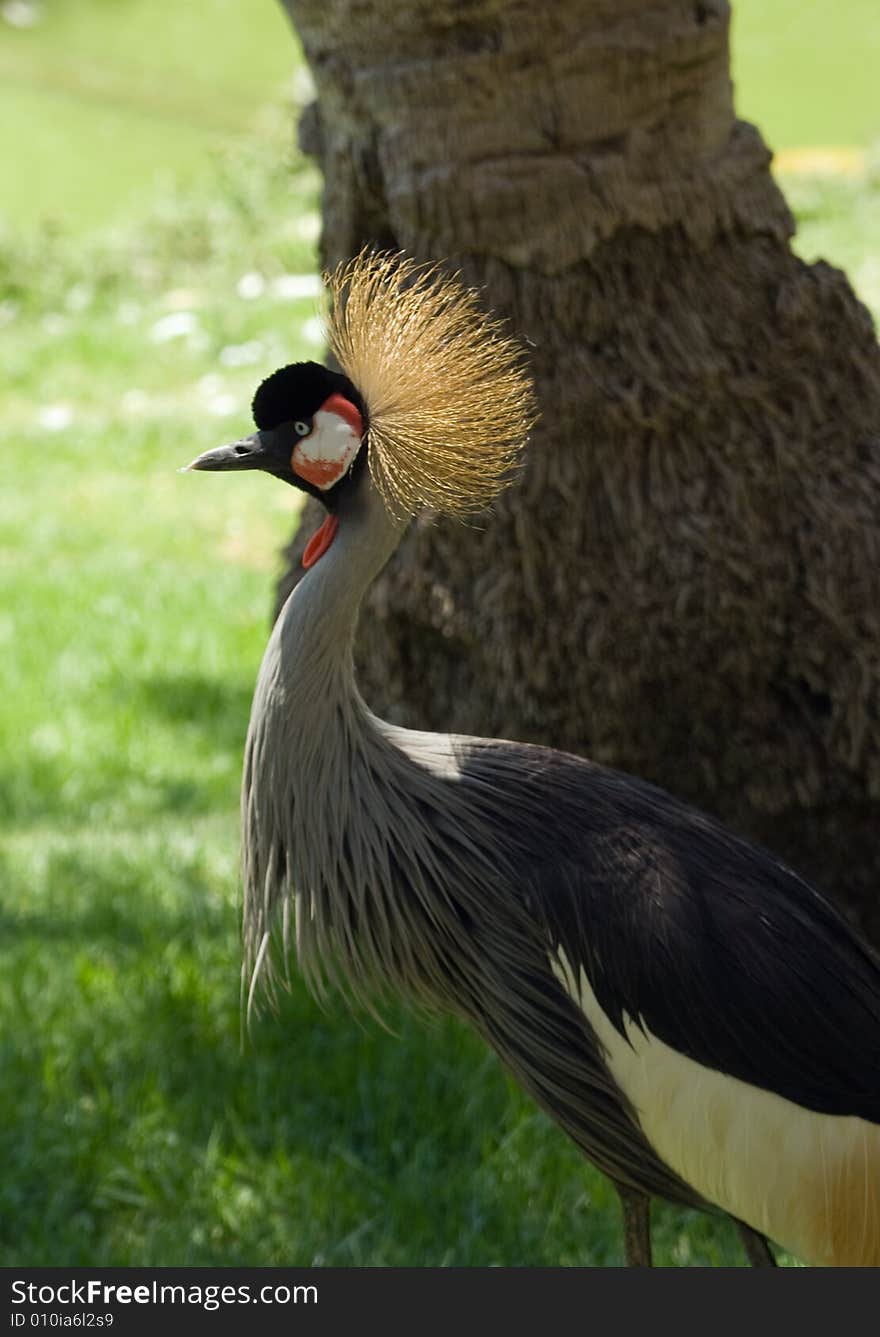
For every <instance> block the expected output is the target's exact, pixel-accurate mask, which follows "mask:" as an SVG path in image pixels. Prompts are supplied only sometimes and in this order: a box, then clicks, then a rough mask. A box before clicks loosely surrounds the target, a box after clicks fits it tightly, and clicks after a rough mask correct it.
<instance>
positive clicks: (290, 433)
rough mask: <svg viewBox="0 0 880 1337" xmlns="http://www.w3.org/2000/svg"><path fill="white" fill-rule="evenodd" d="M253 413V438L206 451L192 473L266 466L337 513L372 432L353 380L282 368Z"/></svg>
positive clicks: (310, 365)
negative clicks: (343, 488) (346, 483)
mask: <svg viewBox="0 0 880 1337" xmlns="http://www.w3.org/2000/svg"><path fill="white" fill-rule="evenodd" d="M252 412H253V415H254V422H255V423H256V425H257V431H256V432H254V434H253V436H246V437H242V439H241V440H240V441H234V442H233V443H232V445H231V446H220V447H218V449H216V450H207V451H205V453H204V455H199V457H198V459H195V460H193V462H192V464H190V465H189V466H188V468H190V469H207V470H212V471H217V470H227V469H236V470H239V469H262V470H263V471H264V473H269V474H273V475H274V476H275V477H276V478H280V479H281V480H282V481H283V482H285V483H291V484H292V485H293V486H294V487H299V488H302V489H303V491H304V492H310V493H311V494H312V496H314V497H318V498H319V500H321V501H323V503H324V505H325V506H326V507H327V509H328V510H329V511H333V510H335V508H336V505H337V502H338V497H339V489H340V487H341V485H342V484H343V482H344V481H345V479H346V477H347V476H348V475H349V473H351V472H352V470H353V468H354V466H355V464H356V462H357V460H358V458H359V456H360V453H361V447H362V444H363V440H364V436H365V434H366V428H367V412H366V407H365V405H364V401H363V399H362V398H361V396H360V394H359V393H358V391H357V390H356V389H355V387H354V386H353V385H352V383H351V381H350V380H349V379H348V377H347V376H342V375H340V374H339V373H338V372H335V371H330V369H329V368H328V367H322V366H321V365H320V363H318V362H295V363H293V364H291V365H290V366H289V367H279V369H278V371H275V372H273V373H272V375H271V376H269V377H267V379H266V380H265V381H263V383H262V384H261V385H260V387H259V389H258V390H257V393H256V394H255V395H254V401H253V405H252Z"/></svg>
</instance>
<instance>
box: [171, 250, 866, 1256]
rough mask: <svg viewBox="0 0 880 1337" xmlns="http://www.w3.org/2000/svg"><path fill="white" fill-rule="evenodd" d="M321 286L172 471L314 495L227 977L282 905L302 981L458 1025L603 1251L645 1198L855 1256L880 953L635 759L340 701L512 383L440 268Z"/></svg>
mask: <svg viewBox="0 0 880 1337" xmlns="http://www.w3.org/2000/svg"><path fill="white" fill-rule="evenodd" d="M329 286H330V293H331V297H332V310H331V314H330V317H329V331H328V333H329V339H330V347H331V350H332V352H333V355H334V357H335V358H336V360H337V362H338V364H339V366H340V367H341V368H342V371H341V372H335V371H331V370H329V369H328V368H326V367H324V366H321V365H318V364H317V363H314V362H303V363H298V364H295V365H291V366H286V367H282V368H281V369H280V370H278V371H276V372H274V373H273V374H272V375H271V376H269V378H268V379H267V380H265V381H263V383H262V384H261V385H260V386H259V388H258V390H257V392H256V395H255V398H254V402H253V416H254V420H255V423H256V427H257V429H258V430H257V431H256V433H255V434H254V435H252V436H248V437H246V438H245V439H243V440H241V441H237V442H236V443H235V444H233V445H230V446H224V447H221V448H220V449H217V450H210V451H208V452H206V453H205V454H203V455H200V456H199V457H198V459H196V460H194V461H193V463H192V464H191V465H189V466H188V467H189V468H192V469H205V470H241V469H261V470H263V471H265V472H267V473H270V474H274V475H275V477H277V478H280V479H282V480H283V481H284V482H286V483H289V484H292V485H293V486H294V487H297V488H301V489H303V490H304V491H306V492H308V493H311V494H312V495H313V496H315V497H317V498H319V499H320V500H321V501H322V502H323V504H324V506H325V507H326V511H327V515H326V518H325V520H324V522H323V524H322V525H321V527H320V529H319V530H318V531H317V533H316V534H315V535H314V537H313V538H312V539H311V541H310V542H309V544H308V545H307V547H306V549H305V553H304V556H303V566H304V567H306V568H307V570H306V572H305V574H304V576H303V577H302V579H301V580H300V582H299V584H298V585H297V587H296V588H295V590H294V591H293V593H292V595H291V596H290V598H289V599H288V600H287V602H286V604H285V605H284V608H283V610H282V612H281V614H280V616H279V618H278V621H277V623H276V625H275V627H274V630H273V632H272V635H271V638H270V640H269V643H268V646H267V649H266V652H265V656H264V659H263V663H262V667H261V669H260V673H259V679H258V682H257V686H256V692H255V695H254V701H253V707H252V712H251V718H250V728H249V732H248V738H247V745H246V756H245V765H244V777H243V790H242V827H243V878H244V895H245V900H244V941H245V978H246V980H247V981H249V983H250V988H251V990H252V989H253V988H254V987H255V985H256V982H257V980H258V978H259V977H261V976H267V977H268V980H269V981H271V978H272V970H273V958H274V956H275V955H276V952H275V949H274V948H273V949H272V950H270V948H269V944H270V937H271V936H272V931H273V928H274V927H275V925H276V923H278V922H280V925H281V927H282V929H283V949H282V950H286V949H287V946H288V943H289V931H290V927H291V922H292V921H293V923H294V925H295V941H296V949H297V955H298V959H299V962H300V966H301V969H302V971H303V973H304V975H305V977H306V979H307V980H308V981H309V982H310V984H311V985H312V987H313V988H314V989H316V990H317V991H318V992H320V991H322V990H323V989H324V988H326V987H327V986H328V985H331V984H332V985H337V986H340V987H341V988H342V989H343V990H344V991H346V992H347V994H348V995H349V996H350V997H352V998H354V999H356V1000H359V1001H362V1002H367V1003H369V1001H370V1000H371V999H373V1000H375V999H376V998H378V999H381V998H383V997H387V994H388V993H389V992H396V993H399V994H401V995H403V996H404V997H405V998H408V999H410V1000H414V1001H417V1002H419V1003H421V1004H426V1005H427V1006H429V1007H430V1008H434V1009H440V1010H447V1011H450V1012H452V1013H455V1014H457V1015H458V1016H459V1017H462V1018H465V1019H466V1020H467V1021H468V1022H469V1023H470V1024H471V1025H472V1026H474V1027H475V1028H476V1030H477V1031H478V1032H479V1033H480V1034H481V1035H482V1036H484V1037H485V1039H486V1040H487V1041H488V1043H489V1044H490V1045H491V1046H492V1047H493V1048H494V1049H495V1051H496V1052H497V1054H498V1055H499V1056H500V1058H501V1060H502V1061H503V1063H504V1064H505V1065H506V1066H507V1067H508V1069H509V1070H510V1071H511V1072H512V1074H513V1075H514V1077H515V1078H516V1079H517V1080H518V1081H519V1083H520V1084H521V1085H522V1086H523V1087H524V1088H525V1089H526V1091H528V1092H529V1093H530V1094H531V1096H532V1097H533V1098H534V1099H535V1100H536V1101H537V1103H538V1104H539V1105H540V1106H542V1107H543V1108H544V1109H545V1110H546V1111H547V1112H548V1113H549V1114H550V1115H551V1116H552V1118H553V1119H554V1120H555V1121H556V1122H557V1123H558V1124H559V1125H560V1126H561V1127H562V1128H563V1129H564V1130H565V1132H566V1133H567V1134H568V1135H569V1136H570V1137H571V1138H572V1139H573V1140H574V1141H575V1142H576V1143H577V1145H578V1146H579V1147H580V1148H581V1150H582V1151H583V1153H584V1154H585V1155H586V1156H587V1157H588V1159H589V1160H591V1161H592V1162H593V1163H594V1164H595V1165H596V1166H598V1168H599V1169H600V1170H602V1171H604V1173H605V1174H606V1175H608V1176H609V1177H610V1179H611V1180H612V1181H613V1183H614V1185H615V1187H616V1188H617V1190H618V1192H619V1194H620V1197H621V1202H622V1205H623V1215H624V1237H625V1248H626V1258H627V1262H628V1263H629V1264H631V1265H641V1266H647V1265H650V1262H651V1254H650V1229H649V1218H648V1207H649V1202H650V1199H651V1197H653V1196H657V1197H661V1198H665V1199H667V1200H669V1201H671V1202H674V1203H683V1204H686V1205H688V1206H691V1207H697V1208H703V1209H706V1210H719V1209H720V1210H721V1211H723V1212H725V1213H728V1214H729V1215H730V1216H731V1217H732V1218H733V1219H734V1221H735V1222H736V1223H737V1226H738V1229H739V1231H740V1235H741V1238H742V1240H743V1243H744V1246H745V1249H746V1253H747V1256H748V1258H749V1261H750V1262H751V1263H752V1264H753V1265H774V1262H775V1260H774V1257H773V1254H772V1252H771V1251H770V1249H769V1247H768V1245H767V1240H768V1239H771V1240H774V1241H776V1242H777V1243H779V1244H781V1245H783V1246H784V1247H786V1248H788V1249H790V1250H792V1251H793V1252H794V1253H795V1254H797V1255H799V1256H800V1257H801V1258H803V1259H804V1260H805V1261H807V1262H809V1263H812V1264H818V1265H856V1266H870V1265H873V1266H877V1265H880V960H878V958H877V957H876V956H875V955H874V954H873V953H872V951H871V949H870V948H869V947H868V946H867V945H866V944H865V943H864V942H862V941H861V940H860V938H859V937H858V936H857V935H856V933H855V932H854V931H853V930H852V929H851V928H850V927H849V926H848V924H847V923H846V922H845V921H844V919H843V918H842V917H841V915H839V914H838V913H837V911H836V910H835V909H834V908H833V907H832V906H831V905H830V904H829V902H828V901H827V900H825V899H824V898H823V897H822V896H821V895H820V893H819V892H818V891H816V890H815V889H814V888H813V887H812V886H810V885H809V883H807V882H806V881H804V880H803V879H802V878H801V877H799V876H798V875H797V873H795V872H793V871H792V870H791V869H790V868H787V867H786V866H785V865H784V864H783V863H781V862H780V861H779V860H778V859H776V858H774V856H773V855H772V854H770V853H768V852H767V851H766V850H763V849H760V848H757V847H756V846H755V845H752V844H750V843H749V842H747V841H746V840H744V839H742V838H740V837H739V836H737V835H735V834H733V833H732V832H730V831H728V830H726V829H725V828H724V827H723V826H721V825H720V824H719V823H718V822H716V821H714V820H713V819H712V818H710V817H708V816H706V815H704V814H703V813H701V812H698V811H696V810H695V809H693V808H691V807H689V806H687V805H686V804H684V803H681V802H679V801H678V800H676V799H675V798H673V797H672V796H670V795H669V794H666V793H664V792H663V791H661V790H660V789H657V788H655V787H654V786H652V785H650V784H647V783H645V782H643V781H642V780H639V779H636V778H633V777H632V776H629V775H625V774H621V773H620V772H617V771H614V770H610V769H608V768H606V767H604V766H599V765H596V764H594V763H592V762H590V761H587V760H585V759H584V758H582V757H578V756H573V755H570V754H568V753H565V752H560V751H555V750H553V749H552V748H548V747H539V746H534V745H526V744H522V743H517V742H510V741H507V740H499V739H494V738H471V737H464V736H458V735H454V734H439V733H422V732H416V731H412V730H409V729H403V728H398V727H395V726H393V725H391V724H388V723H386V722H384V721H383V720H381V719H379V718H377V717H376V716H375V715H373V714H371V712H370V711H369V709H368V708H367V706H366V705H365V704H364V701H363V700H362V698H361V696H360V695H359V693H358V690H357V687H356V685H355V679H354V672H353V661H352V647H353V641H354V636H355V627H356V623H357V618H358V609H359V607H360V604H361V600H362V598H363V596H364V593H365V591H366V590H367V589H368V587H369V585H370V583H371V582H372V581H373V579H374V578H375V576H376V575H377V574H378V572H379V571H380V570H381V569H382V567H383V566H384V565H385V563H386V562H387V561H388V560H389V558H390V557H391V555H392V553H393V552H394V550H395V548H396V547H397V545H398V543H399V542H400V539H401V537H402V535H403V533H404V531H405V529H406V526H407V523H408V521H409V520H410V519H411V518H412V516H413V515H414V514H415V513H416V512H417V511H418V510H419V509H420V508H422V507H430V508H432V509H433V510H434V511H436V512H439V513H445V514H448V515H452V516H459V517H460V516H463V515H465V514H467V513H469V512H473V511H474V510H475V509H478V508H481V507H484V506H485V505H486V504H487V503H488V502H490V501H491V500H492V499H493V497H494V496H495V495H497V493H498V492H499V491H500V489H501V487H502V486H504V485H505V484H506V483H507V482H508V481H509V479H510V476H511V469H512V466H514V465H515V463H516V462H517V460H518V458H519V456H520V451H521V448H522V446H523V445H524V443H525V441H526V438H527V436H528V433H529V430H530V427H531V425H532V422H533V419H534V401H533V397H532V390H531V384H530V380H529V377H528V375H527V373H526V371H525V370H524V368H523V365H522V360H521V357H520V354H519V350H518V349H517V347H516V345H515V344H514V343H513V341H512V340H511V339H509V338H508V336H507V335H506V333H505V332H504V330H503V328H502V327H501V325H500V324H499V322H498V321H496V320H495V319H494V318H492V317H490V316H488V315H486V314H484V313H481V310H480V307H479V301H478V298H477V296H476V294H475V293H474V292H472V291H470V290H469V289H467V288H465V287H463V286H462V285H461V284H460V282H459V281H458V280H457V279H454V278H448V277H443V276H442V275H440V274H439V273H438V272H437V271H436V270H427V269H425V268H422V267H419V266H416V265H415V264H414V263H413V262H412V261H410V260H407V259H405V258H403V257H399V256H393V255H378V256H377V255H369V254H367V253H364V254H362V255H361V256H360V257H358V259H357V260H355V261H353V262H351V263H350V264H349V265H348V266H342V267H340V269H338V270H337V271H336V273H335V274H334V275H332V276H330V278H329ZM841 857H844V856H843V852H842V854H841Z"/></svg>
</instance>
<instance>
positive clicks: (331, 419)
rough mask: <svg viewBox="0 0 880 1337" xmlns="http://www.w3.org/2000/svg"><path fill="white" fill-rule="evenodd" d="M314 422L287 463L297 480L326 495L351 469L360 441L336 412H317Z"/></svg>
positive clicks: (321, 410)
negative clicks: (301, 479)
mask: <svg viewBox="0 0 880 1337" xmlns="http://www.w3.org/2000/svg"><path fill="white" fill-rule="evenodd" d="M313 422H314V426H313V428H312V430H311V432H310V433H309V435H308V436H307V437H305V438H304V439H303V440H302V441H298V442H297V444H296V445H295V446H294V448H293V454H292V456H291V460H290V464H291V468H292V469H293V472H294V473H295V474H296V475H297V476H298V477H299V478H304V479H305V481H306V482H307V483H311V484H312V486H313V487H316V488H318V489H319V490H320V491H321V492H326V491H327V490H328V488H331V487H333V485H334V483H338V482H339V480H340V478H342V476H343V475H344V474H345V473H346V472H347V471H348V470H349V469H350V468H351V465H352V464H353V462H354V458H355V456H356V455H357V453H358V450H359V449H360V444H361V438H360V437H359V436H358V435H357V433H356V432H354V431H353V430H352V428H351V425H350V424H349V423H347V422H346V421H345V419H344V418H340V416H339V414H338V413H331V412H329V411H325V410H323V409H319V410H318V412H317V413H316V414H315V416H314V418H313Z"/></svg>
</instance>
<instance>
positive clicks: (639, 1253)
mask: <svg viewBox="0 0 880 1337" xmlns="http://www.w3.org/2000/svg"><path fill="white" fill-rule="evenodd" d="M614 1187H615V1188H616V1189H617V1194H618V1197H619V1198H620V1205H621V1207H622V1208H623V1245H624V1249H625V1251H626V1265H627V1267H650V1266H651V1215H650V1209H651V1199H650V1198H649V1197H647V1196H646V1194H644V1193H639V1191H638V1189H635V1188H627V1187H626V1186H625V1185H623V1184H615V1185H614Z"/></svg>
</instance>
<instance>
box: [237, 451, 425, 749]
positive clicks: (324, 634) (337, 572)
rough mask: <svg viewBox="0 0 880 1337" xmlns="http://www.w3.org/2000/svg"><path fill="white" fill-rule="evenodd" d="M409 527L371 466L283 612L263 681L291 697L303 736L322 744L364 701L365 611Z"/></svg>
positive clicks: (290, 711) (290, 712) (289, 708)
mask: <svg viewBox="0 0 880 1337" xmlns="http://www.w3.org/2000/svg"><path fill="white" fill-rule="evenodd" d="M405 528H406V525H405V523H402V522H399V521H396V520H395V519H394V518H393V517H392V516H391V515H390V513H389V512H388V510H387V509H386V507H385V505H384V503H383V501H382V498H381V496H380V495H379V493H378V492H377V491H376V489H375V488H374V486H373V484H372V482H371V481H370V477H369V474H368V472H367V470H366V469H365V470H364V471H363V473H362V475H361V477H360V479H359V482H358V485H357V486H356V487H354V488H353V489H352V491H351V493H350V494H349V495H348V496H347V497H346V498H345V499H344V500H343V502H342V503H341V505H340V509H339V529H338V531H337V534H336V537H335V538H334V540H333V543H332V544H331V546H330V548H329V550H328V551H327V552H326V553H325V554H324V556H323V557H321V558H319V560H318V562H317V563H316V564H315V566H314V567H312V568H311V569H310V570H309V571H308V572H307V573H306V574H305V575H304V576H303V578H302V579H301V580H300V582H299V584H298V585H297V587H296V589H295V590H294V592H293V594H292V595H291V596H290V598H289V599H288V601H287V603H286V604H285V606H284V608H283V609H282V612H281V615H280V617H279V619H278V623H277V625H276V627H275V631H274V633H273V636H272V639H271V641H270V643H269V646H268V647H267V651H266V657H265V660H264V664H263V671H262V672H261V679H262V678H263V677H264V675H266V674H267V675H268V677H269V679H270V681H271V686H272V688H273V695H274V696H275V697H276V704H280V703H282V702H283V707H284V709H285V714H286V715H287V721H286V724H287V728H288V729H290V728H291V727H292V726H295V733H296V734H297V735H298V736H299V738H300V739H304V738H305V737H307V736H309V735H311V736H314V737H315V741H316V743H317V739H318V737H320V736H322V735H323V732H324V728H325V727H326V726H327V725H328V724H331V723H338V720H339V716H340V714H342V715H345V714H347V713H348V712H350V711H351V710H352V709H356V708H357V707H358V706H359V705H360V698H359V697H358V695H357V692H356V689H355V686H354V670H353V646H354V637H355V631H356V628H357V620H358V612H359V609H360V605H361V601H362V599H363V596H364V594H365V592H366V591H367V589H368V588H369V586H370V584H371V583H372V581H373V580H374V579H375V578H376V576H377V575H378V574H379V572H380V571H381V569H382V567H383V566H384V565H385V563H386V562H387V561H388V559H389V557H390V556H391V554H392V553H393V552H394V550H395V548H396V547H397V545H398V543H399V542H400V540H401V537H402V536H403V533H404V530H405ZM265 685H270V684H265ZM258 690H259V688H258ZM279 697H280V701H279ZM285 731H287V730H285Z"/></svg>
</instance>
